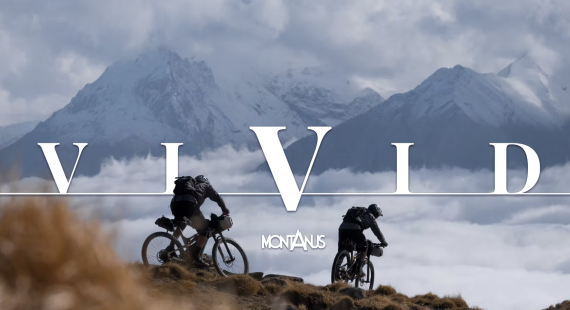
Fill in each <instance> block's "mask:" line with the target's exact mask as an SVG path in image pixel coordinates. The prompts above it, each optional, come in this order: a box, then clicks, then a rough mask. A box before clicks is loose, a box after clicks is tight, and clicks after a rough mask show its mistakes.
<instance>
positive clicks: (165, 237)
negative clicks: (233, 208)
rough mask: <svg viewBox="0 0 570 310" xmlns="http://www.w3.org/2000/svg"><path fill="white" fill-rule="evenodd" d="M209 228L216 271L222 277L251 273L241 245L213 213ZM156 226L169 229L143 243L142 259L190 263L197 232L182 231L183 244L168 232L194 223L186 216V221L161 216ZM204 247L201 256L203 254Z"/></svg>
mask: <svg viewBox="0 0 570 310" xmlns="http://www.w3.org/2000/svg"><path fill="white" fill-rule="evenodd" d="M206 222H207V223H208V228H207V231H206V236H207V237H208V241H209V240H210V238H211V237H213V238H214V240H215V242H214V246H213V247H212V261H213V265H214V267H215V268H216V271H217V272H218V273H219V274H220V275H221V276H223V277H227V276H228V275H231V274H247V273H248V272H249V262H248V260H247V255H246V254H245V252H244V250H243V249H242V247H241V246H240V245H239V244H238V243H237V242H236V241H235V240H233V239H231V238H226V237H224V235H223V234H222V229H221V228H220V227H219V225H218V222H219V220H218V216H217V215H215V214H213V213H212V215H211V217H210V220H206ZM155 224H156V225H158V226H159V227H162V228H164V229H166V232H155V233H153V234H151V235H150V236H148V237H147V238H146V240H145V241H144V243H143V246H142V260H143V263H144V265H145V266H147V267H148V266H151V265H162V264H165V263H168V262H188V261H190V262H191V261H192V259H193V253H194V250H195V248H196V241H197V240H198V234H194V235H193V236H191V237H189V238H186V237H185V236H184V234H181V236H180V237H181V239H182V241H183V243H184V245H182V244H181V243H180V242H179V241H178V240H177V239H175V238H174V236H173V235H172V234H170V233H169V231H172V232H174V231H175V230H176V229H179V228H181V227H182V228H183V227H184V226H183V225H188V226H190V227H192V222H191V221H190V220H188V219H187V218H184V221H174V220H171V219H168V218H166V217H164V216H163V217H161V218H159V219H158V220H157V221H156V222H155ZM205 248H206V247H205V246H204V247H203V248H202V250H201V251H202V252H201V253H200V255H203V252H204V249H205Z"/></svg>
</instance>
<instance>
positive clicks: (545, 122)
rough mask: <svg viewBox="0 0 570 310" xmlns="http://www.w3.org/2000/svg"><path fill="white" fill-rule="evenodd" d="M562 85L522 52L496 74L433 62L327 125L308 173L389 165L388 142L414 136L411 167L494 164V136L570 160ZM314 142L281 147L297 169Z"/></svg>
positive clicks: (515, 157) (549, 157)
mask: <svg viewBox="0 0 570 310" xmlns="http://www.w3.org/2000/svg"><path fill="white" fill-rule="evenodd" d="M569 91H570V90H567V87H566V85H565V84H564V83H562V82H561V81H559V80H558V79H556V77H553V76H550V75H548V74H547V73H546V72H545V71H544V70H543V69H542V68H541V67H540V66H539V65H538V64H537V63H536V62H535V61H533V59H532V58H531V57H529V56H525V57H522V58H520V59H518V60H517V61H515V62H513V63H512V64H510V65H509V66H508V67H506V68H505V69H504V70H502V71H500V72H499V73H497V74H495V73H488V74H481V73H477V72H475V71H473V70H471V69H468V68H465V67H462V66H459V65H458V66H455V67H454V68H451V69H448V68H443V69H439V70H437V71H436V72H435V73H434V74H433V75H431V76H430V77H429V78H428V79H426V80H425V81H424V82H423V83H421V84H420V85H419V86H417V87H416V88H415V89H413V90H412V91H409V92H407V93H403V94H396V95H393V96H392V97H390V98H389V99H388V100H386V101H385V102H384V103H383V104H381V105H378V106H376V107H375V108H373V109H371V110H370V111H368V112H367V113H365V114H362V115H359V116H357V117H355V118H353V119H350V120H348V121H346V122H344V123H342V124H340V125H339V126H337V127H334V128H333V129H332V130H331V131H330V132H329V133H328V134H327V136H326V137H325V139H324V140H323V142H322V145H321V149H320V151H319V154H318V156H317V158H316V160H315V163H314V166H313V172H315V173H320V172H323V171H325V170H327V169H331V168H333V169H339V168H352V169H355V170H358V171H381V170H395V167H396V160H395V158H396V149H395V147H394V146H392V145H391V143H397V142H400V143H404V142H407V143H415V145H414V146H413V147H411V148H410V166H412V167H415V168H419V167H443V166H459V167H465V168H469V169H479V168H489V169H493V168H494V155H493V154H494V153H493V152H494V150H493V147H492V146H490V145H489V143H493V142H512V143H523V144H526V145H529V146H530V147H532V148H533V149H534V150H535V151H536V152H537V153H538V155H539V157H540V159H541V164H542V167H546V166H549V165H554V164H560V163H564V162H566V161H568V160H569V159H570V138H568V132H569V131H568V129H570V126H569V119H570V97H569V94H568V92H569ZM315 142H316V137H315V136H314V135H313V136H308V137H305V138H303V139H301V140H299V141H297V142H295V143H293V144H292V145H291V146H289V148H288V149H287V150H286V154H287V156H288V158H291V159H294V160H290V164H291V166H292V168H293V170H294V171H295V172H296V173H299V174H305V173H306V171H307V167H308V165H309V162H310V159H311V156H312V153H313V151H314V147H315ZM509 156H510V158H509V164H510V166H511V167H520V166H522V165H525V164H526V158H525V157H524V154H523V153H522V151H521V150H519V149H518V148H512V149H509Z"/></svg>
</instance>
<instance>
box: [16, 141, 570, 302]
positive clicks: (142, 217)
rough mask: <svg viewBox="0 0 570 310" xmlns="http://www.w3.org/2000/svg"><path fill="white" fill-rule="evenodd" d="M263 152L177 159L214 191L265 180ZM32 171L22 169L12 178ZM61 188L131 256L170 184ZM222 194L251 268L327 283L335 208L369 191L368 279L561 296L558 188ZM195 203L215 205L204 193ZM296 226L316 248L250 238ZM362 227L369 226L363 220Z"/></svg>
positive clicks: (542, 298) (519, 298) (103, 176)
mask: <svg viewBox="0 0 570 310" xmlns="http://www.w3.org/2000/svg"><path fill="white" fill-rule="evenodd" d="M262 160H263V155H262V154H261V153H260V152H259V151H258V152H249V151H246V150H240V151H236V150H233V149H231V148H227V147H224V148H222V149H220V150H218V151H214V152H209V153H206V154H203V156H202V158H201V159H197V158H189V157H181V158H180V170H181V174H191V175H196V174H205V175H207V176H208V177H209V178H210V180H211V181H212V182H213V184H214V186H215V187H216V189H217V190H218V191H220V192H251V191H260V192H275V191H276V190H277V189H276V187H275V183H274V181H273V179H272V177H271V176H270V175H268V174H265V173H261V172H251V170H252V169H254V168H255V167H257V165H258V164H259V163H260V162H261V161H262ZM164 166H165V164H164V160H163V159H157V158H150V157H149V158H144V159H135V160H132V161H129V162H124V161H123V162H119V161H110V162H108V164H107V165H106V166H105V167H103V169H102V171H101V173H100V174H99V175H97V176H95V177H76V178H74V180H73V183H72V186H71V191H80V192H84V191H85V192H89V191H93V192H99V191H106V190H108V191H113V192H129V191H130V192H158V191H162V190H163V188H164ZM568 169H570V165H566V166H563V167H554V168H549V169H547V170H546V171H544V172H543V174H542V177H541V180H540V184H539V185H537V186H538V189H539V191H543V190H545V189H548V188H549V187H550V186H552V187H559V188H560V189H562V188H563V187H564V184H568V181H570V180H568V176H569V175H570V174H568V173H566V170H568ZM410 176H411V180H412V182H411V183H412V185H413V186H412V190H431V191H438V192H439V191H441V192H446V191H465V190H466V189H469V190H471V191H483V190H485V189H487V188H488V185H489V184H488V183H489V182H491V183H492V180H493V175H492V173H490V172H488V171H479V172H469V171H467V170H462V169H448V170H426V169H423V170H419V171H411V173H410ZM509 176H510V180H511V181H512V182H513V183H516V186H522V183H523V182H524V178H523V177H522V176H524V173H522V172H520V171H514V172H511V173H510V174H509ZM298 181H301V180H298ZM37 183H38V180H37V179H25V180H24V181H22V183H21V184H22V185H21V188H20V190H25V189H26V188H29V187H32V186H34V185H33V184H37ZM394 184H395V175H394V173H374V174H371V173H363V174H353V173H350V172H348V171H346V170H341V171H328V172H326V173H324V174H322V175H319V176H312V177H311V178H310V179H309V181H308V185H307V191H308V192H315V191H319V192H322V191H325V192H326V191H331V192H334V191H343V192H344V191H355V192H358V191H360V192H373V191H382V192H389V191H393V190H394V187H395V186H394ZM36 187H37V185H36ZM558 190H559V189H555V191H558ZM560 191H563V190H560ZM68 199H71V201H72V203H73V206H74V208H75V209H76V210H77V212H78V213H79V214H80V215H81V216H83V217H88V218H93V217H99V218H101V219H103V220H104V222H105V223H106V224H105V225H106V227H108V228H111V229H114V231H115V234H116V239H115V240H116V248H117V250H118V252H119V253H120V255H121V256H122V257H123V258H125V259H126V260H129V261H132V260H140V248H141V246H142V243H143V241H144V239H145V238H146V237H147V236H148V235H149V234H150V233H152V232H154V231H160V228H158V227H156V226H155V225H154V220H155V219H156V218H158V217H160V216H161V215H166V216H169V215H170V211H169V208H168V204H169V200H170V197H169V196H156V197H152V196H150V197H74V198H71V197H70V198H68ZM225 199H226V202H227V205H228V207H229V208H230V209H231V211H232V217H233V218H234V223H235V225H234V228H232V229H231V231H229V232H227V233H226V235H227V236H230V237H232V238H234V239H235V240H237V241H238V242H239V243H240V244H241V245H242V246H243V247H244V248H245V250H246V252H247V254H248V257H249V259H250V265H251V270H252V271H263V272H266V273H286V274H292V275H298V276H302V277H304V278H305V279H306V280H307V281H310V282H313V283H318V284H326V283H327V282H328V280H329V272H330V265H331V264H332V259H333V257H334V254H335V252H336V242H337V240H336V238H337V229H338V225H339V224H340V222H341V221H342V218H341V215H343V214H344V213H345V212H346V210H347V208H349V207H350V206H353V205H368V204H369V203H377V204H379V205H380V206H381V207H382V209H383V211H384V214H385V216H384V217H383V218H381V219H380V221H379V223H380V227H381V229H382V231H383V232H384V234H385V236H386V239H387V240H388V242H389V244H390V245H389V247H388V248H387V249H386V250H385V256H384V257H382V258H374V264H375V266H376V270H377V279H376V284H377V285H378V284H391V285H394V286H395V287H396V288H397V289H398V290H400V291H402V292H403V293H405V294H410V295H414V294H420V293H427V292H429V291H432V292H434V293H437V294H439V295H446V294H456V293H461V294H462V295H463V297H464V298H465V299H466V300H467V301H468V302H469V303H470V304H476V305H479V306H481V307H484V308H485V309H531V308H532V309H535V308H540V307H547V306H548V305H550V304H553V303H556V302H560V301H562V300H563V299H565V298H567V295H565V294H567V293H566V290H564V289H562V288H564V287H567V286H568V284H570V268H568V266H570V263H569V262H570V260H569V259H568V257H570V216H568V214H569V210H570V205H569V202H570V200H569V199H568V198H566V197H540V196H539V197H455V196H453V197H451V196H444V197H425V196H412V197H402V196H398V197H395V196H382V197H368V196H357V195H355V196H343V197H338V196H305V197H303V198H302V200H301V205H300V206H299V208H298V210H297V212H287V211H286V210H285V208H284V206H283V202H282V200H281V198H280V197H278V196H274V197H253V196H246V197H225ZM202 211H203V213H204V214H205V215H208V214H209V213H211V212H214V213H220V210H219V208H218V207H217V206H216V205H215V204H214V203H212V202H207V203H206V204H205V205H204V206H203V208H202ZM297 229H299V230H300V231H301V232H302V233H303V234H305V235H317V234H319V235H320V234H324V235H325V236H326V239H325V240H326V242H327V247H326V249H324V250H309V251H307V252H304V251H301V250H299V249H297V250H295V251H293V252H290V251H288V250H262V249H261V235H270V234H280V235H287V234H294V233H295V232H296V231H297ZM187 233H192V232H191V230H190V231H188V232H187ZM366 235H367V236H368V237H369V238H370V239H372V240H374V238H375V237H374V236H373V235H372V233H371V232H369V231H367V232H366ZM497 292H500V293H497ZM521 292H526V293H524V294H521Z"/></svg>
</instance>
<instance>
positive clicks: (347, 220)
mask: <svg viewBox="0 0 570 310" xmlns="http://www.w3.org/2000/svg"><path fill="white" fill-rule="evenodd" d="M380 216H383V214H382V210H381V209H380V207H378V205H376V204H371V205H369V206H368V208H364V207H352V208H350V209H349V210H348V211H347V212H346V215H345V216H344V219H343V221H342V224H340V226H339V228H338V247H339V251H340V250H342V248H343V246H344V244H345V243H346V242H347V241H348V240H352V241H354V243H355V244H356V250H357V251H358V252H359V253H360V254H361V255H360V262H359V263H358V265H357V270H358V272H359V273H358V275H359V276H360V277H363V276H365V273H364V271H362V267H363V266H364V260H365V258H366V254H367V251H368V242H367V241H366V237H365V236H364V230H366V229H368V228H370V229H372V232H373V233H374V235H376V237H377V238H378V240H379V241H380V246H382V247H387V246H388V243H387V242H386V239H385V238H384V235H383V234H382V232H381V231H380V227H378V223H377V222H376V219H377V218H378V217H380Z"/></svg>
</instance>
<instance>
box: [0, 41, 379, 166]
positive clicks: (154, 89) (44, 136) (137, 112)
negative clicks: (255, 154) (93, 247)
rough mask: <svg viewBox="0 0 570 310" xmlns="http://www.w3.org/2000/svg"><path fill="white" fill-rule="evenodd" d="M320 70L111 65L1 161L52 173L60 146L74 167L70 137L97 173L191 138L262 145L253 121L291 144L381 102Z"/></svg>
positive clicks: (165, 56) (149, 58) (172, 62)
mask: <svg viewBox="0 0 570 310" xmlns="http://www.w3.org/2000/svg"><path fill="white" fill-rule="evenodd" d="M291 72H292V71H291ZM315 72H317V71H316V70H311V69H307V70H305V71H302V73H301V74H300V75H299V76H289V73H290V72H288V73H287V74H286V75H278V76H275V77H274V78H270V79H268V78H266V77H264V76H263V74H254V75H250V76H247V77H244V78H238V79H226V78H225V77H219V78H217V77H215V75H214V73H213V72H212V70H211V69H210V67H209V66H208V65H207V64H206V63H205V62H203V61H196V60H194V59H183V58H181V57H180V56H179V55H178V54H176V53H175V52H172V51H169V50H164V49H160V50H156V51H152V52H150V53H147V54H144V55H142V56H140V57H138V58H137V59H135V60H132V61H125V62H120V63H117V64H115V65H113V66H111V67H109V68H107V69H106V70H105V72H104V73H103V74H102V75H101V76H100V77H99V78H98V79H97V80H96V81H95V82H93V83H91V84H88V85H86V86H85V87H84V88H83V89H82V90H80V91H79V92H78V93H77V95H76V96H75V97H74V98H73V99H72V100H71V102H70V103H69V104H68V105H67V106H65V107H64V108H63V109H61V110H59V111H57V112H55V113H54V114H53V115H52V116H51V117H50V118H49V119H47V120H46V121H44V122H42V123H40V124H39V125H38V126H37V127H36V129H34V130H33V131H32V132H30V134H28V135H27V136H25V137H24V138H23V139H21V140H20V141H18V142H16V143H15V144H13V145H11V146H10V147H8V148H6V149H4V150H1V151H0V159H1V160H2V162H3V163H4V165H5V166H7V165H11V164H12V163H13V160H16V159H18V160H19V159H20V158H19V156H18V155H15V154H23V155H22V156H23V161H24V162H23V163H22V167H23V169H24V170H23V174H24V175H31V174H33V175H37V174H38V171H42V172H40V173H41V174H45V175H47V176H49V171H48V170H47V164H46V163H45V159H43V157H42V156H43V155H42V153H41V150H40V148H39V147H38V146H37V143H38V142H52V143H55V142H57V143H60V144H61V145H60V146H59V147H58V149H57V150H58V154H59V156H60V158H61V161H62V163H63V165H64V168H67V169H66V171H68V170H71V167H72V166H73V164H74V162H75V158H76V156H77V150H76V148H75V147H73V146H72V143H78V142H87V143H89V146H88V149H86V151H85V153H84V154H83V155H82V160H81V161H80V163H79V165H78V168H77V173H84V174H94V173H97V172H98V171H99V168H100V164H101V162H102V160H103V159H104V158H107V157H109V156H114V157H115V158H129V157H132V156H135V155H140V156H144V155H147V154H148V153H152V154H153V155H157V156H164V147H163V146H161V143H165V142H180V143H184V146H182V147H181V148H180V153H181V154H199V153H200V152H203V151H206V150H208V149H214V148H217V147H220V146H222V145H226V144H231V145H233V146H236V147H241V146H246V147H258V142H257V139H256V137H255V134H254V133H253V132H252V131H251V130H249V127H250V126H277V125H278V126H287V130H286V131H283V133H282V134H281V138H282V139H283V141H287V140H289V139H292V138H300V137H303V136H305V135H307V134H309V133H310V131H308V130H307V128H306V127H307V126H315V125H325V124H326V125H334V124H337V123H339V122H342V121H345V120H347V119H349V118H351V117H354V116H356V115H357V114H358V113H362V112H364V111H366V110H367V109H369V108H371V107H373V106H375V105H377V104H379V103H381V102H382V101H383V99H382V97H380V95H378V94H374V93H372V92H371V91H370V90H366V91H364V92H360V90H358V89H352V88H353V87H354V86H351V85H348V83H347V79H346V77H343V78H339V77H335V78H336V79H337V80H344V82H345V83H347V86H345V87H344V88H342V89H337V88H331V87H328V88H327V85H329V84H328V83H329V80H328V79H329V78H330V77H329V76H324V75H323V76H320V75H319V74H317V73H315ZM228 80H229V81H230V82H228ZM220 81H221V82H220Z"/></svg>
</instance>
